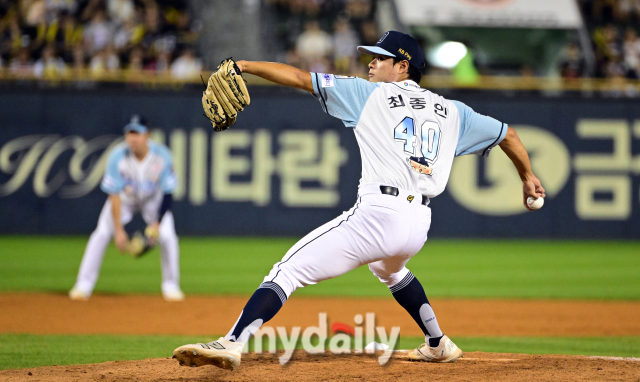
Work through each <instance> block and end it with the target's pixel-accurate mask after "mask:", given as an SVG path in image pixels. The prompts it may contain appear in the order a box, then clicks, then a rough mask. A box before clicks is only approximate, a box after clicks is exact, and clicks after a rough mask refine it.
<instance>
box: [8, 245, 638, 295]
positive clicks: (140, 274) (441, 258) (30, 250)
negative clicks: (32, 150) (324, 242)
mask: <svg viewBox="0 0 640 382" xmlns="http://www.w3.org/2000/svg"><path fill="white" fill-rule="evenodd" d="M86 241H87V237H52V236H50V237H46V236H44V237H43V236H0V264H2V265H1V266H0V291H55V292H66V291H67V290H68V289H70V288H71V287H72V286H73V283H74V281H75V277H76V273H77V270H78V267H79V265H80V260H81V258H82V253H83V251H84V246H85V245H86ZM295 242H296V239H295V238H189V237H182V238H181V239H180V250H181V274H182V286H183V289H184V291H185V292H186V293H197V294H240V295H247V294H250V293H252V292H253V291H254V290H255V289H256V287H257V286H258V285H259V284H260V282H261V281H262V279H263V277H264V276H265V275H267V274H268V272H269V270H270V269H271V267H272V266H273V264H274V263H276V262H277V261H279V260H280V259H281V258H282V256H283V255H284V253H285V252H286V251H287V250H288V249H289V247H290V246H292V245H293V244H294V243H295ZM639 254H640V242H637V241H543V240H535V241H519V240H501V241H498V240H430V241H428V242H427V244H426V245H425V247H424V248H423V249H422V251H421V252H420V253H418V254H417V255H416V256H415V257H414V258H413V259H411V261H410V262H409V264H408V267H409V269H411V270H412V272H413V273H414V274H416V275H417V276H418V278H419V279H420V280H422V283H423V285H424V286H425V289H426V290H427V294H428V296H430V297H484V298H486V297H489V298H578V299H626V300H638V299H640V256H639ZM159 291H160V261H159V254H158V250H154V251H152V252H151V253H150V254H148V255H147V256H146V257H143V258H141V259H132V258H129V257H127V256H123V255H120V254H119V253H118V252H117V251H116V250H115V248H114V247H113V245H110V246H109V248H108V250H107V253H106V256H105V260H104V264H103V267H102V272H101V275H100V279H99V281H98V284H97V286H96V292H98V293H99V292H107V293H159ZM296 294H297V295H315V296H371V297H373V296H388V294H389V292H388V289H387V288H386V287H385V286H384V285H383V284H381V283H380V282H378V280H377V279H376V278H375V277H374V276H373V275H372V274H371V273H370V272H369V270H368V269H367V267H366V266H365V267H360V268H359V269H357V270H355V271H352V272H350V273H348V274H346V275H344V276H341V277H338V278H335V279H332V280H327V281H324V282H322V283H320V284H318V285H313V286H309V287H306V288H303V289H300V290H299V291H298V292H296Z"/></svg>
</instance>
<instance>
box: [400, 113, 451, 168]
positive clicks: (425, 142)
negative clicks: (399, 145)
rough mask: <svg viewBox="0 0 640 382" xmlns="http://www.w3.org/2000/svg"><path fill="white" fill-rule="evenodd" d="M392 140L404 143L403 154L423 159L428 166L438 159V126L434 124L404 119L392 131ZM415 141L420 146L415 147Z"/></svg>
mask: <svg viewBox="0 0 640 382" xmlns="http://www.w3.org/2000/svg"><path fill="white" fill-rule="evenodd" d="M394 138H395V139H396V141H403V142H404V152H406V153H407V154H410V155H411V156H416V157H424V158H425V159H426V160H427V161H428V162H429V163H430V164H433V163H434V162H435V161H436V160H437V159H438V146H440V126H438V124H437V123H436V122H433V121H424V122H422V123H419V122H418V123H416V121H415V120H414V119H413V118H411V117H405V118H404V119H403V120H402V122H400V124H399V125H398V126H396V128H395V129H394ZM416 141H418V142H419V143H420V145H416V143H417V142H416ZM417 146H419V148H418V147H417Z"/></svg>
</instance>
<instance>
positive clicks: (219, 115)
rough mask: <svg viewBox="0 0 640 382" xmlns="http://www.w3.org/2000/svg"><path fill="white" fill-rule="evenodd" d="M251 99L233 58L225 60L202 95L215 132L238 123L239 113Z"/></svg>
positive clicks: (203, 103)
mask: <svg viewBox="0 0 640 382" xmlns="http://www.w3.org/2000/svg"><path fill="white" fill-rule="evenodd" d="M250 102H251V99H250V97H249V91H248V90H247V85H246V84H245V81H244V79H243V78H242V73H241V72H240V68H238V65H236V63H235V61H233V59H231V58H227V59H225V60H223V61H222V62H221V63H220V65H218V70H216V71H215V72H213V74H211V76H210V77H209V81H208V83H207V89H206V90H205V91H204V92H203V93H202V107H203V108H204V112H205V115H206V117H207V118H209V120H210V121H211V123H212V125H213V130H214V131H223V130H226V129H228V128H229V127H231V125H233V124H234V123H236V119H237V117H238V113H239V112H241V111H243V110H244V108H245V107H246V106H248V105H249V103H250Z"/></svg>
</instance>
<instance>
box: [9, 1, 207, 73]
mask: <svg viewBox="0 0 640 382" xmlns="http://www.w3.org/2000/svg"><path fill="white" fill-rule="evenodd" d="M200 29H201V24H200V22H199V21H198V20H194V19H192V17H191V15H190V13H189V9H188V6H187V0H17V1H16V0H0V68H3V70H4V71H5V72H7V73H9V74H10V75H14V76H18V77H20V76H32V75H34V74H35V75H36V76H37V77H40V78H46V79H55V78H59V77H62V76H64V75H68V74H85V75H86V74H88V75H90V76H91V77H97V78H99V77H101V76H105V75H109V74H111V73H122V72H121V70H124V72H127V73H132V74H135V73H136V72H141V71H147V72H148V73H156V74H166V75H170V76H172V77H175V78H180V79H183V78H190V77H194V76H196V77H197V75H198V74H199V73H200V70H201V69H202V62H201V60H200V59H199V58H198V57H197V56H196V53H195V50H194V43H195V41H196V38H197V37H198V33H199V31H200ZM74 72H75V73H74Z"/></svg>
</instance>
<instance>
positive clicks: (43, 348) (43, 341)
mask: <svg viewBox="0 0 640 382" xmlns="http://www.w3.org/2000/svg"><path fill="white" fill-rule="evenodd" d="M214 339H215V338H213V337H211V338H204V337H180V336H122V335H119V336H116V335H110V336H107V335H100V336H69V335H31V334H0V370H3V369H19V368H25V367H38V366H51V365H59V366H61V365H71V364H88V363H98V362H107V361H113V360H137V359H146V358H163V357H164V358H168V357H171V353H172V351H173V349H175V348H176V347H178V346H181V345H184V344H187V343H195V342H202V341H210V340H214ZM422 340H423V339H422V338H412V337H402V338H400V341H399V344H398V346H397V348H398V349H410V348H414V347H416V346H418V345H419V344H420V343H421V342H422ZM454 340H455V342H456V344H458V345H459V346H460V348H462V349H463V350H464V351H467V352H472V351H484V352H500V353H528V354H579V355H600V356H619V357H638V356H640V337H593V338H529V337H523V338H513V337H506V338H483V337H475V338H473V337H471V338H469V337H467V338H465V337H461V338H454Z"/></svg>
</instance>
